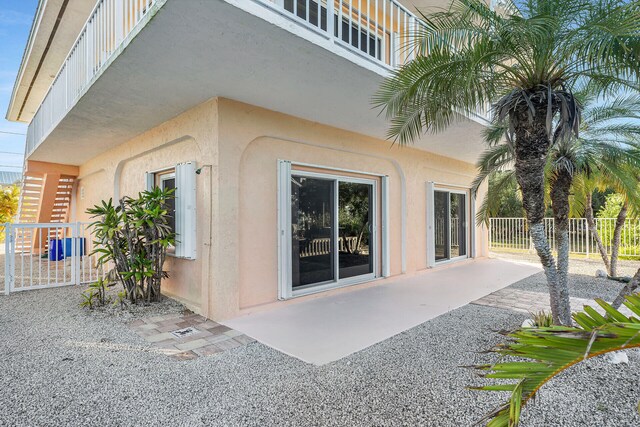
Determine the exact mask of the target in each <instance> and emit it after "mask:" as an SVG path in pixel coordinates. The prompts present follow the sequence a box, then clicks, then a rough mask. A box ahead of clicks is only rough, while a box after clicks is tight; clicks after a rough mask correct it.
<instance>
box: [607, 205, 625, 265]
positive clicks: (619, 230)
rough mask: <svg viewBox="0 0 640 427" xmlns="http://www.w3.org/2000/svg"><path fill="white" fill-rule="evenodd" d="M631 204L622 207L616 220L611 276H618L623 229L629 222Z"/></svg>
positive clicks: (612, 245) (612, 244)
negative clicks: (627, 221)
mask: <svg viewBox="0 0 640 427" xmlns="http://www.w3.org/2000/svg"><path fill="white" fill-rule="evenodd" d="M628 209H629V204H628V203H627V202H626V201H625V202H624V204H623V205H622V209H620V212H618V217H617V218H616V227H615V229H614V230H613V239H612V241H611V268H610V269H609V276H611V277H616V276H618V256H619V254H620V238H621V236H622V228H623V227H624V223H625V222H626V220H627V210H628Z"/></svg>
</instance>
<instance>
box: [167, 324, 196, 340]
mask: <svg viewBox="0 0 640 427" xmlns="http://www.w3.org/2000/svg"><path fill="white" fill-rule="evenodd" d="M198 332H200V331H199V330H197V329H196V328H192V327H191V326H189V327H188V328H184V329H178V330H175V331H171V335H173V336H174V337H176V338H186V337H189V336H191V335H194V334H197V333H198Z"/></svg>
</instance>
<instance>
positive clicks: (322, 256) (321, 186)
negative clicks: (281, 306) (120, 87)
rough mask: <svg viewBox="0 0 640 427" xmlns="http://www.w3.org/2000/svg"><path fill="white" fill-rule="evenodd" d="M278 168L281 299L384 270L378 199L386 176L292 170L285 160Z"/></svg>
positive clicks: (381, 212)
mask: <svg viewBox="0 0 640 427" xmlns="http://www.w3.org/2000/svg"><path fill="white" fill-rule="evenodd" d="M280 168H281V171H280V185H279V191H280V197H279V200H280V202H279V203H280V205H279V206H280V210H279V212H280V213H279V217H280V218H279V223H280V227H281V232H280V234H281V240H280V251H279V253H280V261H281V263H280V265H281V277H280V298H289V297H292V296H297V295H302V294H306V293H311V292H317V291H320V290H324V289H330V288H334V287H339V286H346V285H350V284H354V283H360V282H364V281H367V280H372V279H374V278H376V277H379V276H380V275H388V270H387V269H386V261H385V256H386V248H385V245H384V243H386V236H385V231H386V213H385V211H384V210H380V209H379V203H378V200H379V199H380V195H379V193H378V190H379V189H380V186H381V185H382V187H383V191H382V193H383V194H384V188H386V184H385V182H386V177H375V176H371V177H367V176H365V175H363V176H353V175H352V174H349V175H346V174H345V175H342V174H340V171H336V172H335V174H334V173H327V172H325V171H326V169H325V170H320V169H318V171H315V170H309V168H301V169H297V168H296V169H294V170H292V169H291V164H290V163H289V162H284V161H282V162H281V163H280ZM380 216H382V218H379V217H380ZM380 221H381V222H382V227H380V229H379V228H378V224H379V222H380ZM380 239H383V245H378V242H379V241H380ZM380 250H382V253H380ZM381 259H382V260H383V262H385V266H383V268H382V269H380V268H379V264H380V261H381Z"/></svg>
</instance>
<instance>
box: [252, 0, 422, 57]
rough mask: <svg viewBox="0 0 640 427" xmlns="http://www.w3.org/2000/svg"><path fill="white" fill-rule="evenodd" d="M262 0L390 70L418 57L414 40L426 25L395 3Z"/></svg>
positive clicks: (381, 0)
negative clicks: (414, 47) (271, 0)
mask: <svg viewBox="0 0 640 427" xmlns="http://www.w3.org/2000/svg"><path fill="white" fill-rule="evenodd" d="M263 1H264V2H265V3H267V4H272V5H274V6H275V7H277V8H279V9H282V10H284V11H285V12H288V14H290V15H293V17H294V18H295V19H298V20H301V21H303V22H305V23H306V24H307V25H310V26H312V27H315V28H316V29H318V30H320V31H322V32H325V33H327V35H328V36H329V37H331V38H332V39H333V40H334V41H335V42H336V43H338V44H342V45H344V46H347V47H350V48H351V49H354V50H356V51H358V52H359V53H361V54H362V55H365V56H366V57H368V58H370V59H372V60H374V61H376V62H379V63H382V64H384V65H387V66H389V67H397V66H400V65H402V64H404V63H406V62H408V61H409V60H411V59H413V58H415V56H416V50H415V49H413V48H411V46H413V43H411V41H412V39H413V38H414V37H416V34H419V32H420V29H421V28H423V27H424V25H425V24H424V23H423V22H422V21H421V20H420V19H419V18H418V17H417V16H416V15H414V14H413V13H411V12H410V11H409V10H408V9H407V8H405V7H404V6H403V5H401V4H400V3H399V2H397V1H396V0H273V3H270V2H269V0H263Z"/></svg>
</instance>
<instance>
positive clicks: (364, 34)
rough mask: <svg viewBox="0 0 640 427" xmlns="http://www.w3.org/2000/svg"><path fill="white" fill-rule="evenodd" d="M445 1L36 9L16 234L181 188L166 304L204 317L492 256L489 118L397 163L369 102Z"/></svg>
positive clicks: (103, 3)
mask: <svg viewBox="0 0 640 427" xmlns="http://www.w3.org/2000/svg"><path fill="white" fill-rule="evenodd" d="M440 3H442V5H443V6H444V5H445V4H446V1H445V0H441V1H438V0H435V1H432V0H417V1H408V0H357V1H356V0H335V1H334V0H332V1H330V2H327V1H324V0H323V1H319V2H317V1H315V0H275V1H274V2H271V1H269V0H98V1H96V0H40V2H39V6H38V10H37V14H36V17H35V20H34V23H33V27H32V30H31V34H30V37H29V40H28V43H27V46H26V48H25V54H24V57H23V60H22V65H21V68H20V72H19V75H18V77H17V80H16V83H15V87H14V90H13V94H12V98H11V103H10V105H9V108H8V112H7V118H8V119H9V120H12V121H19V122H25V123H29V129H28V136H27V150H26V162H25V164H26V166H25V171H24V186H25V187H24V191H23V200H22V202H21V212H20V221H21V222H24V223H29V222H33V223H49V222H60V223H65V222H69V223H72V222H77V221H87V220H88V216H87V214H86V213H85V211H86V209H87V208H88V207H91V206H93V205H95V204H97V203H99V202H100V201H101V200H105V199H109V198H114V199H118V198H120V197H122V196H123V195H134V194H136V193H137V192H139V191H142V190H144V189H146V188H150V187H152V186H154V185H157V186H163V187H172V188H174V187H175V188H177V192H176V194H177V199H176V203H175V228H176V232H177V233H178V234H179V240H180V242H179V243H177V244H176V247H175V248H174V250H173V253H172V256H171V257H170V259H169V260H168V261H167V265H166V269H167V270H168V271H169V273H170V278H169V279H168V280H167V281H166V283H165V284H164V285H163V289H164V292H166V293H167V294H168V295H170V296H172V297H174V298H176V299H178V300H179V301H181V302H183V303H184V304H185V305H186V306H187V307H189V308H191V309H193V310H194V311H196V312H198V313H201V314H203V315H205V316H207V317H209V318H213V319H216V320H218V319H220V320H222V319H226V318H230V317H233V316H237V315H239V314H243V313H247V312H250V311H252V310H256V309H258V308H264V307H265V306H269V305H276V304H295V303H296V302H297V301H300V300H305V299H308V298H316V297H322V296H324V295H330V294H332V293H336V292H348V291H350V290H352V289H358V288H360V287H363V286H371V284H372V283H374V282H376V281H378V282H379V283H383V282H384V281H389V280H392V278H394V277H399V276H401V275H411V274H415V273H416V272H419V271H421V270H424V269H428V268H440V267H442V266H443V265H445V264H447V263H451V262H468V261H465V260H469V259H472V258H477V257H484V256H486V255H487V254H488V245H487V234H486V230H485V229H484V227H481V226H476V225H475V221H474V217H475V202H474V199H473V198H472V197H471V194H470V191H469V187H470V184H471V182H472V180H473V178H474V175H475V167H474V162H475V160H476V158H477V156H478V154H479V153H480V152H481V151H482V148H483V144H482V141H481V131H482V129H483V127H484V126H485V125H486V123H487V122H486V120H485V118H484V117H483V116H482V114H480V113H479V114H478V115H477V116H473V117H468V118H466V119H463V120H461V121H460V122H459V123H458V124H456V125H455V126H453V127H451V128H450V129H449V130H448V131H446V132H444V133H439V134H435V135H424V136H423V137H422V138H421V139H420V141H418V142H417V143H416V144H415V145H413V146H409V147H402V148H400V147H398V146H397V145H393V144H392V142H391V141H389V140H387V139H386V132H387V129H388V123H387V122H386V121H385V118H384V115H381V114H380V111H379V110H376V109H374V108H373V107H372V104H371V97H372V95H373V94H374V93H375V91H376V90H377V88H378V87H379V85H380V83H381V82H382V80H383V78H384V77H385V76H387V75H388V74H389V73H390V71H391V70H393V68H394V67H397V66H400V65H402V64H403V63H405V62H406V61H408V60H411V59H412V57H413V55H414V53H413V52H410V51H406V50H403V49H401V46H402V44H403V43H404V42H405V41H406V39H407V37H412V34H415V30H416V29H418V28H419V27H420V25H422V24H421V21H420V20H419V18H418V17H417V15H416V14H415V7H424V6H432V5H434V4H440ZM484 191H486V189H485V188H482V189H481V194H480V195H479V197H482V192H484Z"/></svg>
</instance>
